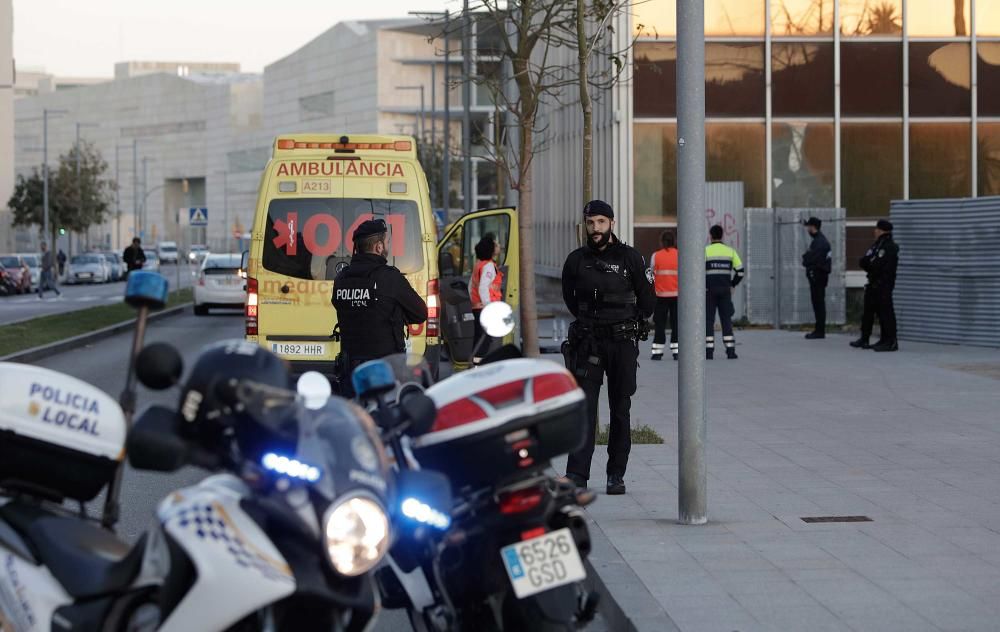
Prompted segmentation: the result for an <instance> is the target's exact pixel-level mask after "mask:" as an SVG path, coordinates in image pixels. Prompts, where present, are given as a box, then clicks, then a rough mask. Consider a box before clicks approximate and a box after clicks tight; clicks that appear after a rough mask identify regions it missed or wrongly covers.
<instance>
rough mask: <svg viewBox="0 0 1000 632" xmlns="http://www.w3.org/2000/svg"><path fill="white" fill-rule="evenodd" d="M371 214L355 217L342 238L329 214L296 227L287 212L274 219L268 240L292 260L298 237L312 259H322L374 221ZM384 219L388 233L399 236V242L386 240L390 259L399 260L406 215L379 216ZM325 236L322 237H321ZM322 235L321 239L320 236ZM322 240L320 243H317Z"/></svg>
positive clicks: (295, 216) (294, 216) (296, 217)
mask: <svg viewBox="0 0 1000 632" xmlns="http://www.w3.org/2000/svg"><path fill="white" fill-rule="evenodd" d="M374 217H375V216H374V215H373V214H371V213H364V214H361V215H359V216H358V217H357V218H355V220H354V222H353V223H352V224H351V226H350V227H349V228H348V230H347V235H344V233H343V230H342V228H341V225H340V220H338V219H337V218H336V217H334V216H333V215H331V214H329V213H315V214H313V215H312V216H310V217H309V219H307V220H306V222H305V224H304V225H303V226H301V228H300V227H299V214H298V213H297V212H295V211H290V212H288V213H286V214H285V218H284V219H281V218H280V217H276V218H274V232H275V233H277V234H276V235H275V236H274V238H273V239H272V240H271V243H273V244H274V247H275V248H278V249H281V248H284V251H285V254H286V255H288V256H290V257H294V256H295V255H296V254H297V253H298V239H299V235H301V238H302V245H303V246H305V248H306V250H307V251H308V252H309V254H311V255H313V256H314V257H326V256H329V255H332V254H333V253H335V252H337V249H338V248H340V245H341V243H343V244H344V245H345V246H347V245H349V244H350V243H351V237H350V236H351V235H353V234H354V231H355V230H357V228H358V227H359V226H360V225H361V224H362V222H365V221H367V220H370V219H374ZM380 217H382V219H385V221H386V222H388V224H389V226H390V231H391V232H390V234H394V235H397V236H399V237H400V238H399V239H392V240H390V244H389V246H390V248H391V253H392V256H393V257H402V256H404V255H405V253H406V240H405V239H402V236H403V235H405V234H406V215H403V214H396V213H390V214H388V215H382V216H380ZM320 227H325V228H326V230H325V231H320ZM323 233H325V235H323ZM321 235H322V236H321ZM321 239H323V241H322V242H321V241H320V240H321Z"/></svg>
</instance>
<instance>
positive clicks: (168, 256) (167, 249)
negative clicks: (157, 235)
mask: <svg viewBox="0 0 1000 632" xmlns="http://www.w3.org/2000/svg"><path fill="white" fill-rule="evenodd" d="M156 254H158V255H160V263H162V264H164V265H166V264H168V263H178V261H177V257H178V252H177V242H176V241H161V242H160V244H159V245H158V246H157V247H156Z"/></svg>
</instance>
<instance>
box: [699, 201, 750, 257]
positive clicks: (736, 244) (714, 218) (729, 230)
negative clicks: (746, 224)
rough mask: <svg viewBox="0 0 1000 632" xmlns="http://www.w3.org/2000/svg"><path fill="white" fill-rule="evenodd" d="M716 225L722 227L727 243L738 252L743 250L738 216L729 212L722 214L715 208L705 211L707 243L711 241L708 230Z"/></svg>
mask: <svg viewBox="0 0 1000 632" xmlns="http://www.w3.org/2000/svg"><path fill="white" fill-rule="evenodd" d="M715 224H719V225H720V226H722V230H723V237H722V240H723V241H724V242H725V243H727V244H729V245H730V246H732V247H733V248H735V249H736V250H741V249H742V246H741V242H742V238H743V235H742V234H741V233H740V226H739V224H738V223H737V221H736V216H735V215H733V214H732V213H731V212H729V211H726V212H725V213H721V214H720V213H718V212H716V210H715V209H714V208H710V209H705V243H708V242H710V241H711V238H710V237H709V236H708V229H709V228H711V227H712V226H714V225H715Z"/></svg>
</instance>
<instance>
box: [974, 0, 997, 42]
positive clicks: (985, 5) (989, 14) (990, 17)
mask: <svg viewBox="0 0 1000 632" xmlns="http://www.w3.org/2000/svg"><path fill="white" fill-rule="evenodd" d="M976 33H977V34H978V35H979V36H980V37H984V36H986V37H997V36H1000V2H997V1H996V0H979V1H978V2H976Z"/></svg>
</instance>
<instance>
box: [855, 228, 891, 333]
mask: <svg viewBox="0 0 1000 632" xmlns="http://www.w3.org/2000/svg"><path fill="white" fill-rule="evenodd" d="M860 263H861V269H862V270H864V271H865V272H867V273H868V284H867V285H865V303H864V312H862V314H861V337H860V338H858V339H857V340H855V341H854V342H852V343H851V346H852V347H855V348H857V349H872V350H873V351H898V350H899V343H898V342H897V341H896V309H895V308H894V307H893V304H892V291H893V289H895V287H896V267H897V266H898V265H899V246H898V245H897V244H896V242H895V241H894V240H893V238H892V222H890V221H888V220H885V219H880V220H879V221H878V223H877V224H876V225H875V243H874V244H872V246H871V248H869V249H868V251H867V252H866V253H865V256H863V257H861V262H860ZM876 314H878V323H879V326H880V327H881V328H882V337H881V338H880V339H879V341H878V342H876V343H875V344H874V345H871V344H869V342H868V341H869V339H870V338H871V335H872V326H873V325H874V324H875V315H876Z"/></svg>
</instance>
